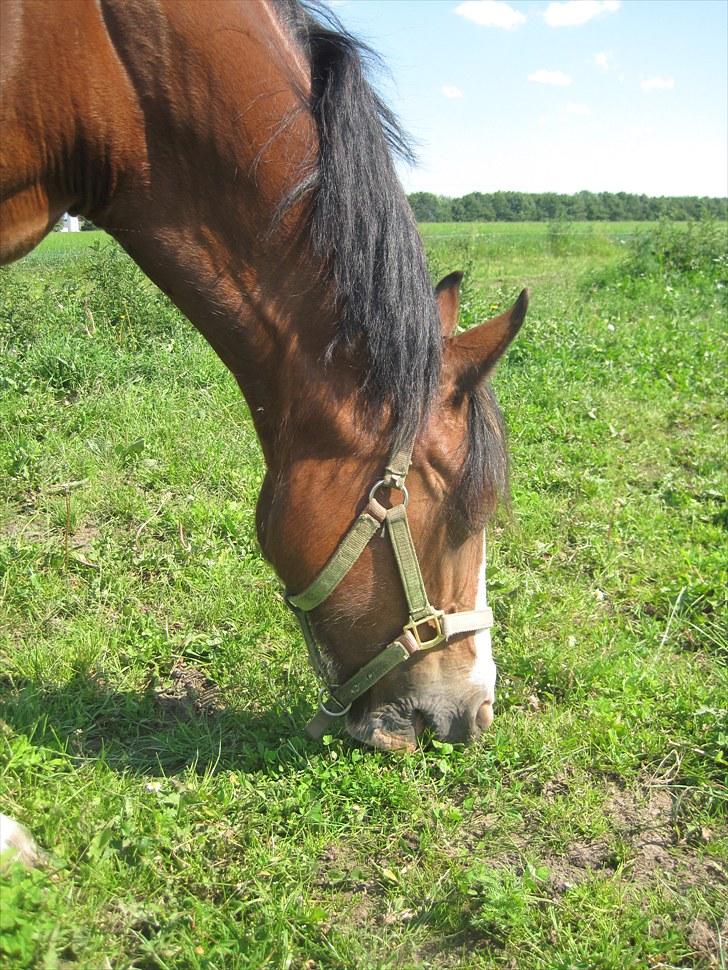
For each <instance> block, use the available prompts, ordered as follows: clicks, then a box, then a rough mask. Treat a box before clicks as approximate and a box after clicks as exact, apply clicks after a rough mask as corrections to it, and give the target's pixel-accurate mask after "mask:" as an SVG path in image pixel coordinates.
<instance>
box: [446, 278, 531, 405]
mask: <svg viewBox="0 0 728 970" xmlns="http://www.w3.org/2000/svg"><path fill="white" fill-rule="evenodd" d="M528 295H529V294H528V290H523V291H522V292H521V295H520V296H519V297H518V299H517V300H516V302H515V303H514V304H513V306H512V307H511V308H510V310H507V311H506V312H505V313H502V314H501V315H500V316H499V317H494V318H493V319H492V320H487V321H486V322H485V323H481V324H479V325H478V326H477V327H473V328H472V329H470V330H466V331H465V332H464V333H459V334H457V335H456V336H454V337H453V338H452V339H451V340H450V345H451V347H452V348H453V350H454V351H455V354H456V359H457V365H456V366H457V369H458V372H459V378H458V383H459V385H460V387H461V389H462V390H463V391H466V390H470V389H472V388H473V387H475V385H477V384H478V383H479V382H480V381H483V380H485V378H486V377H488V375H489V374H490V372H491V371H492V370H493V368H494V367H495V365H496V364H497V362H498V360H499V358H500V357H501V356H502V354H503V353H504V352H505V350H506V349H507V348H508V345H509V344H510V342H511V341H512V340H513V338H514V337H515V336H516V334H517V333H518V331H519V330H520V329H521V324H522V323H523V321H524V320H525V319H526V310H527V309H528Z"/></svg>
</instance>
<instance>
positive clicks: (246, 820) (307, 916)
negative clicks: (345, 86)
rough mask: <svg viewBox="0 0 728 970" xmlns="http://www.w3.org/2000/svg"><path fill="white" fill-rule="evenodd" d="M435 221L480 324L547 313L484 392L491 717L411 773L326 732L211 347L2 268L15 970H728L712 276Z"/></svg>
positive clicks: (60, 275)
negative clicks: (25, 840)
mask: <svg viewBox="0 0 728 970" xmlns="http://www.w3.org/2000/svg"><path fill="white" fill-rule="evenodd" d="M447 228H448V227H444V228H441V227H437V229H436V230H433V229H432V228H431V227H424V230H423V232H424V235H425V238H426V240H427V242H428V248H429V251H430V257H431V265H432V272H433V276H440V275H444V273H447V272H450V271H451V270H453V269H458V268H460V269H465V270H466V273H467V276H466V282H465V288H464V293H463V322H464V323H465V324H466V325H471V324H473V323H476V322H478V321H480V320H482V319H484V318H485V317H486V316H489V315H493V314H494V313H496V312H500V310H501V309H503V308H504V307H505V305H506V304H507V303H509V302H512V300H513V299H515V297H516V295H517V293H518V290H519V289H520V286H521V285H530V286H531V287H532V291H533V293H532V304H531V310H530V312H529V316H528V320H527V323H526V325H525V327H524V330H523V333H522V335H521V336H520V337H519V339H518V342H517V343H516V345H515V346H514V347H513V349H512V350H511V352H510V354H509V356H508V358H507V360H506V361H505V362H504V363H503V364H502V365H501V367H500V368H499V371H498V373H497V375H496V378H495V386H496V389H497V392H498V395H499V398H500V401H501V404H502V406H503V410H504V412H505V414H506V416H507V419H508V424H509V428H510V439H511V451H512V458H513V515H512V519H511V521H501V522H500V523H499V524H498V525H497V526H495V527H494V528H493V529H491V532H490V536H489V585H490V595H491V601H492V605H493V608H494V611H495V616H496V624H497V626H496V631H495V652H496V659H497V661H498V664H499V695H498V705H497V718H496V722H495V725H494V727H493V729H492V730H491V732H490V733H489V734H488V735H487V736H485V737H484V738H483V739H482V740H481V741H479V742H478V743H477V744H475V745H473V746H472V747H470V748H468V749H464V750H460V749H453V748H452V747H451V746H450V745H442V744H440V745H438V744H436V745H434V746H432V747H430V748H428V749H426V750H421V751H418V752H416V753H415V754H413V755H408V756H404V757H396V758H395V757H392V756H388V755H385V754H381V753H376V752H370V751H365V750H362V749H360V748H358V747H356V746H352V745H350V744H349V743H347V742H346V741H344V740H341V739H327V742H326V743H325V744H323V745H317V744H313V743H309V742H308V741H306V740H304V737H303V724H304V722H305V720H306V717H307V715H308V713H309V711H310V709H311V706H312V704H313V703H314V697H315V683H314V679H313V677H312V675H311V673H310V671H309V670H308V666H307V663H306V660H305V649H304V647H303V645H302V643H301V641H300V635H299V633H298V631H297V629H296V628H295V625H294V623H293V621H292V619H291V617H290V615H289V614H288V612H287V610H286V609H285V607H284V605H283V602H282V600H281V597H280V594H279V584H278V581H277V580H276V578H275V576H274V575H273V574H272V573H271V571H270V569H269V567H268V566H267V565H266V564H265V563H264V562H263V561H262V559H261V557H260V554H259V552H258V550H257V545H256V542H255V528H254V514H253V510H254V504H255V498H256V495H257V491H258V488H259V486H260V482H261V478H262V474H263V466H262V460H261V457H260V452H259V449H258V446H257V443H256V440H255V436H254V433H253V430H252V425H251V423H250V420H249V416H248V414H247V411H246V408H245V405H244V402H243V400H242V398H241V397H240V395H239V393H238V391H237V389H236V387H235V385H234V381H233V380H232V378H231V377H230V376H229V375H228V374H227V372H226V371H225V370H224V368H223V367H222V365H221V364H220V363H219V361H218V360H217V358H216V357H215V356H214V354H213V353H212V351H211V350H210V349H209V348H208V347H207V346H206V345H205V344H204V342H203V341H202V339H201V338H200V337H199V335H198V334H197V333H196V332H195V331H194V330H193V328H192V327H191V326H190V325H189V324H187V323H186V322H185V321H184V320H182V319H181V317H180V316H179V314H178V313H177V312H176V311H175V310H173V309H172V308H171V307H170V305H169V304H168V303H167V301H166V300H165V299H164V298H163V297H162V296H161V295H159V294H158V293H157V291H156V290H154V289H153V288H152V287H151V286H150V285H149V284H148V283H146V282H145V281H143V280H142V278H141V276H140V275H139V274H138V273H137V271H136V270H135V269H134V268H133V267H132V265H131V264H130V262H129V261H128V260H127V258H126V257H125V256H123V254H121V253H120V252H119V251H118V250H117V249H116V247H113V248H108V249H106V248H105V249H102V250H99V251H98V252H94V253H91V254H86V255H81V254H79V255H77V256H74V257H73V258H69V257H68V255H65V253H66V250H64V249H63V247H65V246H72V245H75V243H69V242H66V240H69V239H71V238H72V236H71V235H67V234H64V236H63V237H62V238H63V240H64V242H63V243H61V242H58V243H55V242H54V243H53V244H52V245H54V246H57V247H60V249H59V253H60V255H59V258H58V259H57V260H56V261H53V262H46V263H43V262H42V260H40V257H37V258H38V259H39V261H38V263H37V264H35V265H34V264H32V263H31V262H26V263H24V264H23V263H21V264H20V265H19V266H17V267H12V268H10V269H7V270H5V271H3V272H2V275H1V276H0V286H1V289H0V356H2V360H3V367H2V372H1V373H0V390H1V392H2V394H1V397H0V429H1V430H0V468H1V469H2V495H1V496H0V691H1V694H0V703H1V705H2V706H1V707H0V715H1V716H2V718H3V720H2V721H0V751H1V752H2V754H1V755H0V806H1V807H2V810H4V811H5V812H7V813H9V814H11V815H14V816H15V817H17V818H18V819H20V820H21V821H23V822H25V823H26V824H28V825H29V826H30V827H31V829H32V830H33V832H34V834H35V835H36V836H37V837H38V839H39V841H40V842H41V844H42V845H43V846H44V847H45V848H46V849H47V850H49V852H50V854H51V857H52V864H51V866H50V868H49V869H47V870H44V871H43V872H41V873H39V874H37V875H35V876H31V875H27V874H24V873H22V872H20V871H18V870H15V871H13V872H12V873H11V874H10V877H9V879H8V880H6V883H5V884H4V885H3V887H2V892H3V900H2V906H0V920H2V923H1V924H0V925H1V927H2V930H3V933H2V935H0V956H2V958H3V960H4V965H7V966H9V967H11V968H20V967H28V966H78V967H81V968H86V970H99V968H101V967H107V966H110V967H113V968H115V970H116V968H129V970H131V968H168V967H174V968H185V970H186V968H203V967H204V968H215V970H218V968H225V970H227V968H258V967H263V966H268V967H275V968H277V967H309V968H312V967H313V966H317V967H331V968H335V967H336V968H343V967H346V968H354V967H357V968H362V970H364V968H371V967H392V968H394V967H397V968H402V967H411V968H420V967H432V968H440V967H448V966H450V967H456V966H458V967H468V968H471V967H472V968H491V967H498V968H501V967H502V968H505V967H513V966H516V967H518V968H519V970H520V968H539V970H541V968H542V970H551V968H553V967H583V968H592V967H604V968H612V967H613V968H615V970H616V968H623V967H640V968H641V967H650V966H651V967H673V966H680V967H700V966H705V967H708V966H711V965H720V962H719V961H720V960H721V959H723V960H725V956H724V955H723V956H722V957H721V955H720V946H721V943H720V939H721V937H720V933H719V931H720V925H721V920H722V919H723V918H724V913H725V908H726V907H725V903H726V899H725V871H726V865H727V861H726V840H725V835H726V828H725V821H724V819H725V812H724V809H725V797H726V788H725V773H726V753H725V748H726V740H727V736H728V724H726V704H725V699H726V697H727V696H728V684H726V678H725V659H726V635H725V626H724V623H723V619H724V616H725V599H724V597H725V589H726V578H727V577H726V560H725V555H724V549H725V528H726V524H727V519H726V476H725V467H724V457H725V456H724V445H725V423H724V421H725V414H724V390H725V372H724V367H725V362H724V346H725V345H724V339H723V335H722V333H721V331H722V330H723V329H724V325H725V293H726V289H725V286H726V282H725V278H724V277H725V273H724V270H723V268H722V264H721V263H720V260H721V259H722V258H723V257H724V254H722V253H721V252H719V251H716V252H715V260H716V261H715V264H714V265H713V264H711V267H712V268H710V269H708V270H706V269H705V267H704V266H702V264H701V265H700V266H699V267H698V268H697V269H695V270H694V271H684V270H680V271H679V272H678V271H675V270H673V269H669V268H667V269H665V270H664V271H662V270H660V269H659V267H658V268H657V269H655V267H654V266H653V265H652V263H651V261H650V260H651V257H649V253H647V255H645V251H640V250H639V248H638V249H636V250H633V249H632V248H630V244H629V243H628V242H625V243H621V242H619V239H620V238H621V237H620V236H619V235H617V236H616V237H612V236H610V235H609V233H608V232H607V229H608V230H609V232H611V231H612V230H613V229H614V228H615V227H614V224H609V226H607V227H605V229H604V235H601V230H600V228H599V227H595V228H594V230H593V232H592V233H591V234H590V235H588V234H586V235H584V236H582V231H583V227H582V226H575V227H572V229H570V230H568V231H566V232H560V231H556V230H552V231H551V234H550V235H549V227H548V226H544V225H543V224H536V227H532V226H530V225H529V226H515V227H514V226H513V225H512V224H509V225H507V226H505V227H501V226H493V225H492V224H489V225H488V226H487V234H486V235H485V236H484V237H482V236H480V229H481V227H477V233H478V237H477V238H475V239H473V240H470V241H469V240H468V239H467V238H465V239H464V238H459V237H458V238H455V239H453V238H446V229H447ZM449 228H452V227H449ZM459 228H461V229H462V228H464V227H463V226H462V224H460V226H459ZM465 228H467V227H465ZM624 228H625V231H626V230H627V228H628V227H624ZM618 231H621V229H620V230H618ZM499 233H501V234H502V236H501V237H500V238H499V237H498V234H499ZM519 233H520V235H519ZM85 235H90V234H80V237H83V236H85ZM587 235H588V238H587ZM75 238H78V237H75ZM625 238H626V237H625ZM47 245H51V243H49V244H47ZM42 252H43V251H42V250H41V254H40V255H41V256H42ZM640 252H642V255H640ZM630 254H632V255H630ZM33 258H36V257H33ZM640 259H641V260H642V262H640ZM628 260H631V262H629V263H628V265H629V267H630V269H629V271H627V270H626V269H625V268H624V267H625V266H626V265H627V262H626V261H628ZM725 938H726V934H725V931H723V936H722V939H723V940H725ZM722 945H723V946H725V944H724V943H723V944H722ZM307 961H308V962H307ZM711 961H713V962H712V963H711Z"/></svg>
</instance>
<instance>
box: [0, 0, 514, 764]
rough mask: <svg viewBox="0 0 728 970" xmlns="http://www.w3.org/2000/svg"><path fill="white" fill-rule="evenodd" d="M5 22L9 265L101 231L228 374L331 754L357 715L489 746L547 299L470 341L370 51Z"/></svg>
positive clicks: (395, 736)
mask: <svg viewBox="0 0 728 970" xmlns="http://www.w3.org/2000/svg"><path fill="white" fill-rule="evenodd" d="M1 16H2V31H1V32H0V47H1V53H2V109H1V115H0V131H2V138H3V151H2V162H1V165H0V227H1V236H0V262H3V263H6V262H9V261H11V260H13V259H17V258H18V257H20V256H23V254H25V253H27V252H28V251H29V250H31V249H32V248H33V246H35V245H36V244H37V243H38V242H39V241H40V240H41V239H42V238H43V237H44V236H45V235H46V233H48V232H49V231H50V230H51V228H52V227H53V225H54V224H55V223H56V222H57V220H58V219H59V217H60V216H61V214H62V213H63V212H65V211H68V212H71V213H81V214H83V215H84V216H86V217H88V218H89V219H91V220H92V221H93V222H94V223H95V224H96V225H97V226H99V227H101V228H103V229H105V230H106V231H107V232H109V233H110V234H111V235H112V236H113V237H114V238H115V239H116V240H118V242H119V243H120V244H121V245H122V246H123V248H124V249H125V250H126V251H127V252H128V253H129V254H130V256H131V257H132V258H133V259H134V260H135V261H136V262H137V263H138V265H139V266H140V267H141V268H142V270H143V271H144V272H145V273H146V274H147V275H148V276H149V277H150V278H151V279H152V280H153V281H154V282H155V283H156V284H157V285H158V286H159V287H160V288H161V289H162V290H163V291H164V292H165V293H166V294H167V295H168V296H169V297H170V299H171V300H172V301H173V302H174V303H175V304H176V305H177V306H178V307H179V308H180V310H182V312H183V313H184V314H186V316H187V317H189V319H190V320H191V321H192V322H193V323H194V325H195V326H196V327H197V328H198V329H199V330H200V331H201V332H202V334H203V335H204V336H205V338H206V339H207V340H208V341H209V343H210V344H211V345H212V347H213V348H214V350H215V351H216V352H217V354H218V355H219V356H220V357H221V359H222V360H223V361H224V363H225V364H226V365H227V367H228V368H229V369H230V370H231V371H232V373H233V375H234V377H235V379H236V380H237V382H238V384H239V385H240V388H241V390H242V392H243V394H244V395H245V398H246V400H247V402H248V405H249V407H250V413H251V415H252V419H253V422H254V424H255V428H256V431H257V434H258V437H259V439H260V443H261V447H262V449H263V454H264V457H265V463H266V468H267V472H266V475H265V480H264V483H263V487H262V491H261V494H260V498H259V501H258V508H257V530H258V537H259V541H260V545H261V548H262V550H263V553H264V555H265V556H266V558H267V559H268V560H269V561H270V562H271V563H272V565H273V567H274V568H275V570H276V572H277V573H278V575H279V576H280V577H281V579H282V580H283V582H284V583H285V585H286V588H287V590H288V591H289V592H288V594H287V601H288V602H289V604H290V605H291V606H292V608H293V609H294V612H295V613H296V615H297V616H298V617H299V619H300V620H301V622H302V625H303V628H304V633H305V636H306V640H307V643H308V644H309V647H310V649H311V653H312V657H313V659H314V662H315V663H316V665H317V667H318V669H319V672H320V673H321V675H322V677H323V679H324V680H325V682H326V683H327V684H328V688H327V690H326V692H324V693H323V694H322V703H321V710H320V712H319V715H317V719H316V718H315V719H314V722H315V723H314V724H313V726H312V727H311V733H312V734H313V735H316V734H319V735H320V734H321V733H322V731H323V730H324V728H325V726H326V725H327V724H328V723H330V718H333V717H336V716H345V717H346V722H345V723H346V726H347V729H348V731H349V733H350V735H352V736H353V737H354V738H357V739H359V740H361V741H363V742H365V743H367V744H369V745H374V746H376V747H380V748H388V749H393V748H405V749H411V748H412V747H413V746H414V744H415V742H416V739H417V736H418V735H419V734H420V733H421V732H422V731H423V730H424V729H425V728H428V727H429V728H430V729H431V730H432V731H433V732H434V733H435V735H436V736H438V737H440V738H442V739H449V740H453V741H460V740H466V739H468V738H470V737H472V736H474V735H476V734H478V733H479V731H480V730H481V729H482V728H484V727H487V726H488V725H489V724H490V722H491V720H492V705H493V700H494V684H495V666H494V663H493V660H492V656H491V644H490V630H489V627H490V617H489V610H488V609H487V604H486V598H485V578H484V568H485V563H484V540H483V535H484V528H485V524H486V521H487V518H488V516H489V515H490V514H491V513H492V512H493V510H494V508H495V506H496V503H497V500H498V497H499V495H502V494H503V493H504V492H505V491H506V489H507V456H506V444H505V435H504V429H503V424H502V420H501V416H500V413H499V411H498V408H497V405H496V403H495V400H494V398H493V395H492V392H491V390H490V389H489V385H488V383H487V379H488V375H489V373H490V372H491V370H492V368H493V366H494V365H495V363H496V361H497V360H498V358H499V357H500V356H501V354H502V353H503V352H504V350H505V349H506V347H507V346H508V344H509V343H510V341H511V340H512V339H513V337H514V336H515V334H516V332H517V330H518V328H519V327H520V325H521V323H522V321H523V318H524V316H525V312H526V305H527V294H526V292H525V291H524V293H522V294H521V296H520V297H519V299H518V301H517V303H516V304H515V305H514V307H513V308H512V309H511V310H509V311H507V312H506V313H504V314H503V315H502V316H499V317H497V318H495V319H494V320H491V321H489V322H486V323H483V324H481V325H480V326H478V327H475V328H473V329H471V330H469V331H467V332H464V333H457V332H456V328H457V318H458V309H459V287H460V279H461V274H459V273H452V274H451V275H450V276H448V277H446V278H445V279H444V280H442V282H441V283H440V284H439V285H438V286H437V287H436V288H435V289H434V290H433V287H432V285H431V284H430V282H429V279H428V275H427V270H426V264H425V257H424V253H423V247H422V244H421V241H420V238H419V235H418V232H417V228H416V225H415V222H414V220H413V216H412V213H411V210H410V208H409V206H408V203H407V199H406V197H405V195H404V193H403V190H402V188H401V186H400V184H399V182H398V180H397V177H396V174H395V169H394V164H393V156H394V155H396V154H400V155H407V154H408V147H407V143H406V140H405V138H404V136H403V135H402V133H401V131H400V129H399V127H398V125H397V122H396V120H395V118H394V117H393V115H392V114H391V113H390V111H389V109H388V108H387V107H386V106H385V105H384V104H383V103H382V101H381V100H380V99H379V97H378V96H377V95H376V94H375V92H374V91H373V89H372V87H371V86H370V84H369V82H368V81H367V79H366V75H365V70H364V61H365V60H366V58H367V56H368V52H367V51H366V49H364V48H363V47H362V46H361V45H359V44H358V43H357V42H356V41H355V40H354V39H353V38H352V37H351V36H350V35H349V34H348V33H347V32H346V31H345V30H344V29H343V28H342V27H341V25H340V24H339V23H338V22H337V21H336V20H335V18H333V17H332V16H331V15H330V14H329V13H327V12H326V11H325V9H323V8H316V9H315V12H312V10H311V6H310V5H309V6H303V5H302V4H301V3H299V2H298V0H257V2H254V3H239V2H236V0H214V2H206V3H199V2H193V0H96V2H88V0H65V2H64V3H48V2H45V0H3V2H2V11H1ZM405 476H406V484H405ZM405 510H406V511H405ZM342 723H343V718H342Z"/></svg>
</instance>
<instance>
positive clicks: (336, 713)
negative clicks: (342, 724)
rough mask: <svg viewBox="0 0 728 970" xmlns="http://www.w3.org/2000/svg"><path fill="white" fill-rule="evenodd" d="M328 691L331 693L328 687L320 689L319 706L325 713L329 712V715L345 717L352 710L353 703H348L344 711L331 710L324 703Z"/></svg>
mask: <svg viewBox="0 0 728 970" xmlns="http://www.w3.org/2000/svg"><path fill="white" fill-rule="evenodd" d="M328 693H329V689H328V688H327V687H322V688H321V690H320V691H319V707H320V708H321V710H322V711H323V712H324V714H328V715H329V717H343V716H344V714H348V713H349V711H350V710H351V704H347V705H346V707H345V708H344V710H343V711H330V710H329V709H328V707H327V706H326V704H325V703H324V699H325V697H326V695H327V694H328Z"/></svg>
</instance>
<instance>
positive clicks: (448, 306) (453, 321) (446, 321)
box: [435, 271, 463, 337]
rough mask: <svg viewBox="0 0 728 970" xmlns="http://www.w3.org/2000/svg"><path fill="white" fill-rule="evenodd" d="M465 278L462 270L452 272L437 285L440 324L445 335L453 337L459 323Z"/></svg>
mask: <svg viewBox="0 0 728 970" xmlns="http://www.w3.org/2000/svg"><path fill="white" fill-rule="evenodd" d="M462 279H463V274H462V273H461V272H459V271H458V272H457V273H450V275H449V276H445V277H443V279H441V280H440V282H439V283H438V284H437V286H436V287H435V299H436V300H437V309H438V310H439V311H440V325H441V327H442V335H443V337H451V336H452V335H453V334H454V333H455V328H456V327H457V325H458V313H459V312H460V284H461V282H462Z"/></svg>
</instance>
